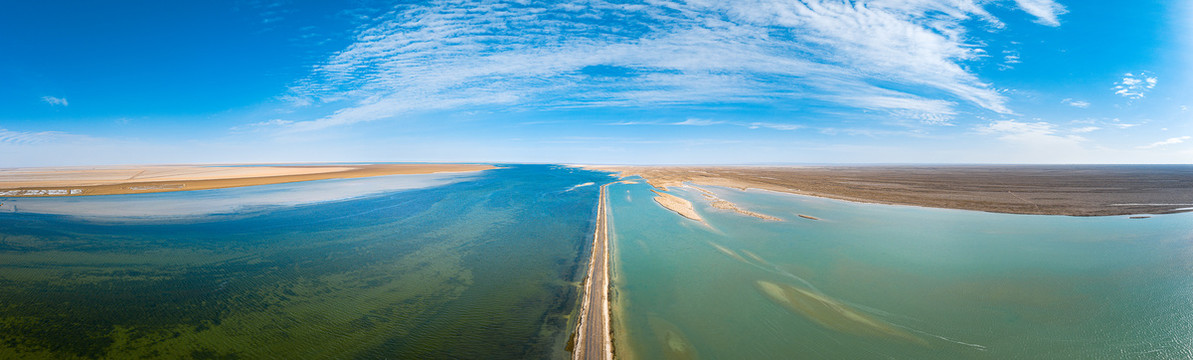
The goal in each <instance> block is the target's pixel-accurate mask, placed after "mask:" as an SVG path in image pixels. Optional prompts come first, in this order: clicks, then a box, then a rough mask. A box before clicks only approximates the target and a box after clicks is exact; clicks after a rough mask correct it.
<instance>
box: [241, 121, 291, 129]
mask: <svg viewBox="0 0 1193 360" xmlns="http://www.w3.org/2000/svg"><path fill="white" fill-rule="evenodd" d="M293 123H294V121H293V120H284V119H273V120H266V121H259V122H255V123H251V124H244V125H239V126H233V127H232V129H231V130H233V131H239V130H252V129H261V128H270V127H279V126H286V125H290V124H293Z"/></svg>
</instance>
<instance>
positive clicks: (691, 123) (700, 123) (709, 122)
mask: <svg viewBox="0 0 1193 360" xmlns="http://www.w3.org/2000/svg"><path fill="white" fill-rule="evenodd" d="M724 123H725V122H724V121H713V120H706V119H696V118H688V119H687V120H684V121H680V122H677V123H672V124H671V125H688V126H709V125H718V124H724Z"/></svg>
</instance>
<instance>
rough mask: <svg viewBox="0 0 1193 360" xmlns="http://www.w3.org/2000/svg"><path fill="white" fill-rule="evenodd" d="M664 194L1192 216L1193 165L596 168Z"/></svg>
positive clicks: (1028, 211)
mask: <svg viewBox="0 0 1193 360" xmlns="http://www.w3.org/2000/svg"><path fill="white" fill-rule="evenodd" d="M588 168H591V169H598V170H605V171H615V172H619V173H620V175H621V176H630V175H638V176H641V177H643V178H644V179H646V181H647V182H649V183H650V184H651V185H653V186H655V187H658V188H660V189H665V188H666V187H668V186H678V185H681V184H683V183H684V182H690V183H692V184H697V185H713V186H725V187H731V188H738V189H748V188H753V189H764V190H771V191H780V192H787V193H793V194H801V195H811V196H818V197H826V198H833V199H840V200H848V201H858V202H868V203H881V204H896V205H915V206H926V207H936V208H949V209H964V210H977V211H987V212H997V213H1012V214H1041V215H1072V216H1105V215H1132V214H1165V213H1175V212H1185V211H1193V165H1065V166H1060V165H1047V166H1045V165H1038V166H1037V165H1006V166H987V165H982V166H976V165H975V166H962V165H951V166H781V167H780V166H765V167H764V166H589V167H588Z"/></svg>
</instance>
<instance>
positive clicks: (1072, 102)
mask: <svg viewBox="0 0 1193 360" xmlns="http://www.w3.org/2000/svg"><path fill="white" fill-rule="evenodd" d="M1060 102H1061V103H1062V104H1065V105H1069V106H1072V107H1077V108H1082V109H1085V108H1088V107H1089V102H1088V101H1084V100H1073V99H1068V98H1066V99H1064V100H1061V101H1060Z"/></svg>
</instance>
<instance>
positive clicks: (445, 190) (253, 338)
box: [0, 165, 610, 359]
mask: <svg viewBox="0 0 1193 360" xmlns="http://www.w3.org/2000/svg"><path fill="white" fill-rule="evenodd" d="M609 179H610V178H609V176H608V175H607V174H604V173H596V172H589V171H583V170H578V169H574V168H567V167H560V166H520V165H519V166H509V167H507V168H504V169H497V170H488V171H484V172H480V173H471V174H446V175H445V174H434V175H399V176H387V177H379V178H366V179H345V180H325V181H312V182H303V183H294V184H277V185H265V186H255V187H248V188H237V189H219V190H204V191H191V192H176V193H160V194H141V195H112V196H94V197H78V198H58V199H51V198H41V199H3V200H4V202H5V205H4V206H5V207H8V208H7V209H8V211H9V212H2V211H0V358H4V359H10V358H121V359H123V358H200V359H202V358H241V359H245V358H276V359H303V358H308V359H323V358H408V359H440V358H486V359H526V358H563V357H566V355H567V353H566V350H565V347H566V344H567V340H568V336H569V334H570V328H569V326H570V324H571V322H572V314H573V312H574V311H575V310H576V303H577V298H578V297H577V292H578V291H579V282H580V281H581V279H582V277H583V275H584V270H585V266H586V265H587V259H588V257H587V256H588V253H587V252H588V251H589V248H590V244H591V241H592V238H591V236H592V231H593V221H594V215H595V210H596V203H597V193H598V187H597V186H580V187H576V186H577V185H580V184H584V183H588V182H601V181H607V180H609ZM14 208H15V210H13V209H14ZM12 211H15V212H12ZM31 212H41V213H31Z"/></svg>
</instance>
